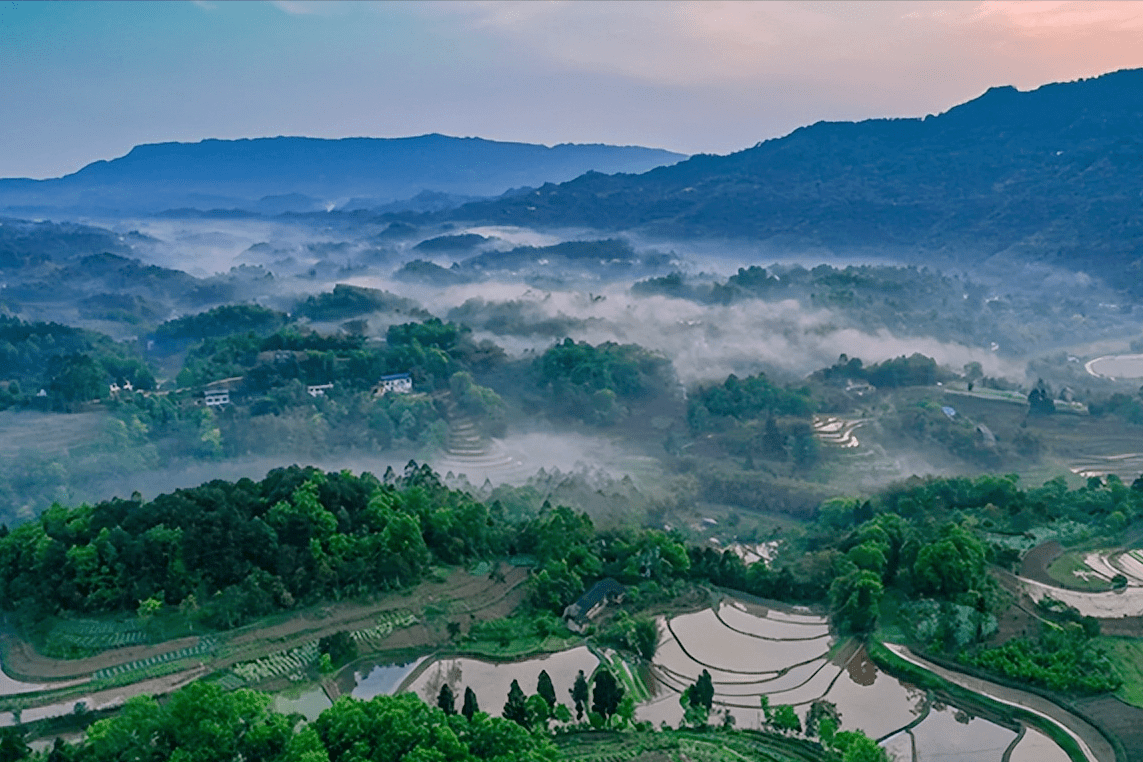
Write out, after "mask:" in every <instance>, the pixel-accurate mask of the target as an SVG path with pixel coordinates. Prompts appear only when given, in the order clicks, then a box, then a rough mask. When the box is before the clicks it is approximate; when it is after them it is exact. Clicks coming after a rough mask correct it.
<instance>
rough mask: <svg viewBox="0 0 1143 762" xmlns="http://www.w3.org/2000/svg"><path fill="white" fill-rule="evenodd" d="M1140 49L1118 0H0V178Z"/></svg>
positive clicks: (918, 97) (607, 120) (915, 110)
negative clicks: (226, 148) (169, 149)
mask: <svg viewBox="0 0 1143 762" xmlns="http://www.w3.org/2000/svg"><path fill="white" fill-rule="evenodd" d="M1135 67H1143V4H1141V3H1133V2H1112V3H1103V2H1083V3H1075V2H1022V3H1015V4H1013V3H999V2H955V3H954V2H948V3H944V2H892V3H855V2H846V3H785V2H766V3H745V2H732V3H720V2H709V1H708V2H697V3H696V2H681V1H680V2H671V3H654V2H636V3H620V2H608V3H605V2H583V1H582V0H580V1H576V2H547V3H540V2H532V3H512V2H472V3H463V2H446V3H432V2H424V3H412V2H401V3H352V2H351V3H334V2H323V3H317V4H310V3H301V2H276V3H275V2H266V3H242V2H177V3H176V2H164V3H146V2H128V3H113V2H98V3H84V2H67V3H29V2H21V1H20V0H16V1H15V2H12V0H3V1H2V2H0V103H3V104H4V108H3V112H2V118H0V177H18V176H24V177H51V176H58V175H61V174H65V173H68V172H72V171H75V170H76V169H78V168H79V167H81V166H83V165H84V164H87V163H89V162H91V161H94V160H96V159H106V158H113V157H115V156H120V155H123V154H124V153H126V152H127V151H129V150H130V149H131V147H132V146H134V145H136V144H138V143H145V142H157V141H165V140H183V141H196V140H201V139H203V138H208V137H221V138H238V137H255V136H263V135H312V136H318V137H344V136H356V135H369V136H378V137H395V136H404V135H416V134H423V133H426V132H442V133H446V134H450V135H478V136H481V137H487V138H493V139H499V140H521V141H528V142H537V143H546V144H553V143H560V142H607V143H623V144H640V145H651V146H659V147H664V148H670V149H674V150H678V151H682V152H686V153H694V152H700V151H702V152H712V153H726V152H729V151H733V150H737V149H741V148H745V147H747V146H750V145H753V144H754V143H756V142H758V141H759V140H764V139H767V138H771V137H776V136H778V135H782V134H785V133H787V132H789V131H790V130H791V129H793V128H795V127H797V126H800V125H803V124H809V123H813V122H816V121H819V120H822V119H861V118H868V117H874V116H919V115H923V114H927V113H937V112H940V111H944V110H945V109H947V108H949V107H951V106H953V105H955V104H956V103H959V102H963V101H964V100H967V99H969V98H972V97H975V96H977V95H979V94H980V93H981V92H983V91H984V90H986V89H987V88H988V87H990V86H993V85H1001V84H1013V85H1016V86H1018V87H1021V88H1022V89H1027V88H1031V87H1035V86H1037V85H1040V84H1043V83H1046V82H1051V81H1060V80H1071V79H1076V78H1079V77H1087V76H1094V75H1097V74H1101V73H1104V72H1107V71H1113V70H1116V69H1121V68H1135Z"/></svg>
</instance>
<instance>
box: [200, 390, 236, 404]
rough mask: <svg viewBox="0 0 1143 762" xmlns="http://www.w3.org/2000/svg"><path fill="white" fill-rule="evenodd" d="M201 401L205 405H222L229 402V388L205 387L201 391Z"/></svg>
mask: <svg viewBox="0 0 1143 762" xmlns="http://www.w3.org/2000/svg"><path fill="white" fill-rule="evenodd" d="M203 402H205V403H206V406H207V407H222V406H224V405H229V404H230V390H229V389H207V390H206V391H205V392H203Z"/></svg>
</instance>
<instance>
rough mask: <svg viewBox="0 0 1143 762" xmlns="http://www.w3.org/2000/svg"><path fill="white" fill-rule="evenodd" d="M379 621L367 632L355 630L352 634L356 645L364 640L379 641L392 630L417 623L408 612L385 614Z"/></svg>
mask: <svg viewBox="0 0 1143 762" xmlns="http://www.w3.org/2000/svg"><path fill="white" fill-rule="evenodd" d="M379 619H380V620H381V622H380V624H377V625H375V626H373V627H370V628H369V629H368V630H355V631H354V632H353V633H352V637H353V640H354V641H355V642H357V643H361V642H362V641H366V640H380V639H382V638H386V637H388V636H389V634H390V633H392V632H393V630H396V629H399V628H401V627H410V626H412V625H414V624H416V622H417V618H416V617H415V616H413V614H412V613H410V612H408V611H391V612H386V613H385V614H383V615H382V616H381V617H379Z"/></svg>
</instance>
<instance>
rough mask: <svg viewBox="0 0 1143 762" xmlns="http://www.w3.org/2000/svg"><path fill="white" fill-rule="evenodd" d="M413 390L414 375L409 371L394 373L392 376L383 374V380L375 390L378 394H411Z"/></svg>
mask: <svg viewBox="0 0 1143 762" xmlns="http://www.w3.org/2000/svg"><path fill="white" fill-rule="evenodd" d="M412 391H413V377H412V375H411V374H409V373H394V374H392V375H390V376H381V380H380V381H379V382H378V384H377V388H376V389H375V390H374V392H375V393H376V394H379V395H380V394H387V393H389V392H393V393H394V394H409V393H410V392H412Z"/></svg>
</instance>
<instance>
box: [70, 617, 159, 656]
mask: <svg viewBox="0 0 1143 762" xmlns="http://www.w3.org/2000/svg"><path fill="white" fill-rule="evenodd" d="M52 639H53V640H54V641H55V642H56V643H58V644H59V645H62V646H65V647H69V646H70V647H78V648H83V649H88V650H103V649H108V648H120V647H122V646H133V645H139V644H141V643H146V642H147V633H146V632H145V631H144V630H143V629H142V628H141V627H140V626H139V624H138V622H117V621H106V620H99V619H65V620H62V621H60V622H59V623H57V624H56V626H55V627H54V631H53V633H52Z"/></svg>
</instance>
